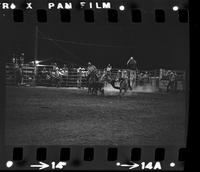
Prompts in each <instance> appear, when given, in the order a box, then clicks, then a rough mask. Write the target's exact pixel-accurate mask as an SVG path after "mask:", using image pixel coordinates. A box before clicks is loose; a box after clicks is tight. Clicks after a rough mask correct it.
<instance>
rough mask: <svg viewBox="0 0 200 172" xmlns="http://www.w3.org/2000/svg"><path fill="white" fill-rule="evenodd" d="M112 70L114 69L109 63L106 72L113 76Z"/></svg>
mask: <svg viewBox="0 0 200 172" xmlns="http://www.w3.org/2000/svg"><path fill="white" fill-rule="evenodd" d="M111 70H112V66H111V65H110V64H108V66H107V67H106V72H107V74H108V75H110V76H111Z"/></svg>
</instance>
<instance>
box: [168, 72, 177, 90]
mask: <svg viewBox="0 0 200 172" xmlns="http://www.w3.org/2000/svg"><path fill="white" fill-rule="evenodd" d="M168 76H169V82H168V84H167V92H169V89H172V90H173V91H176V87H177V81H176V73H175V72H173V71H171V72H170V74H168Z"/></svg>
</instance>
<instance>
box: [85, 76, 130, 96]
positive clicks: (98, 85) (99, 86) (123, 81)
mask: <svg viewBox="0 0 200 172" xmlns="http://www.w3.org/2000/svg"><path fill="white" fill-rule="evenodd" d="M87 81H88V82H87V83H88V94H90V93H91V94H97V93H98V91H99V92H100V93H101V95H103V94H104V83H105V82H107V83H110V84H111V85H112V87H113V88H115V89H118V90H119V95H121V94H122V93H123V94H124V93H126V92H127V90H128V89H129V80H128V78H119V79H118V80H116V79H113V78H112V77H111V76H110V75H109V74H107V73H104V74H102V75H100V76H97V73H96V72H92V73H90V75H88V78H87ZM116 82H119V86H116V85H115V84H116Z"/></svg>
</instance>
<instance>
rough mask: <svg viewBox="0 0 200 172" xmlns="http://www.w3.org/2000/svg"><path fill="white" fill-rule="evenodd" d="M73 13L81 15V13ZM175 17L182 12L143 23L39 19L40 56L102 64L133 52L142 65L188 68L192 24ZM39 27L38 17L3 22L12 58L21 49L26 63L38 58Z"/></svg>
mask: <svg viewBox="0 0 200 172" xmlns="http://www.w3.org/2000/svg"><path fill="white" fill-rule="evenodd" d="M55 13H58V12H55ZM56 15H57V14H56ZM56 15H55V16H56ZM73 15H74V14H73V13H72V17H74V18H76V19H78V15H79V14H77V16H76V15H74V16H73ZM151 15H152V14H148V15H147V16H146V19H147V18H149V17H153V16H151ZM173 17H176V19H174V18H173ZM79 20H82V18H81V19H79ZM97 20H98V19H97ZM176 20H177V16H175V15H174V16H173V15H172V16H171V18H170V19H168V20H167V23H164V24H156V23H154V22H153V18H150V20H148V21H147V20H146V21H144V22H143V23H139V24H133V23H131V22H130V21H128V20H127V21H128V22H126V21H124V22H123V21H122V23H121V24H120V23H119V24H109V23H103V22H102V23H101V22H99V23H98V22H97V24H87V23H84V22H78V21H76V22H73V21H72V23H69V24H62V23H59V22H53V20H52V21H50V22H49V23H48V24H37V25H38V27H39V31H40V32H39V39H38V60H41V59H43V60H44V59H49V58H50V59H52V60H58V61H61V62H73V63H76V64H77V65H82V66H83V65H87V62H88V61H91V62H92V63H93V64H95V65H96V66H97V67H99V68H102V67H105V66H106V65H107V64H108V63H110V64H111V65H112V66H113V67H117V68H122V67H125V64H126V62H127V60H128V59H129V58H130V56H133V57H134V58H135V59H136V61H137V62H138V67H139V69H159V68H168V69H181V70H182V69H186V67H187V66H188V59H189V30H188V25H187V24H181V23H178V21H176ZM35 26H36V24H34V23H33V22H32V23H31V22H30V23H29V22H27V23H23V24H8V25H6V26H4V28H3V29H4V30H3V33H4V34H3V39H4V40H5V41H6V44H5V45H7V46H5V49H4V50H3V51H4V52H5V53H4V56H5V58H6V59H7V60H9V59H11V58H12V54H13V53H15V54H19V53H20V52H24V53H25V61H26V62H28V61H30V60H33V59H34V41H35ZM1 29H2V28H1ZM41 33H43V34H44V35H45V36H44V35H42V34H41ZM44 37H48V38H52V39H55V40H60V41H50V40H46V39H44Z"/></svg>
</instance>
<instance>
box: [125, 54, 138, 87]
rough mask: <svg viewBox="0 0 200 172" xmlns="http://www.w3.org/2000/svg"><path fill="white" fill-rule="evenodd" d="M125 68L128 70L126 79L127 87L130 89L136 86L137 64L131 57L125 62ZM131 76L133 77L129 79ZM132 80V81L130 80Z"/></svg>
mask: <svg viewBox="0 0 200 172" xmlns="http://www.w3.org/2000/svg"><path fill="white" fill-rule="evenodd" d="M127 66H128V69H130V70H129V73H128V77H129V87H130V89H132V87H131V85H132V86H135V85H136V76H137V62H136V60H135V59H134V58H133V57H130V58H129V60H128V61H127ZM131 74H132V76H133V77H131ZM131 78H132V79H131Z"/></svg>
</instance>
